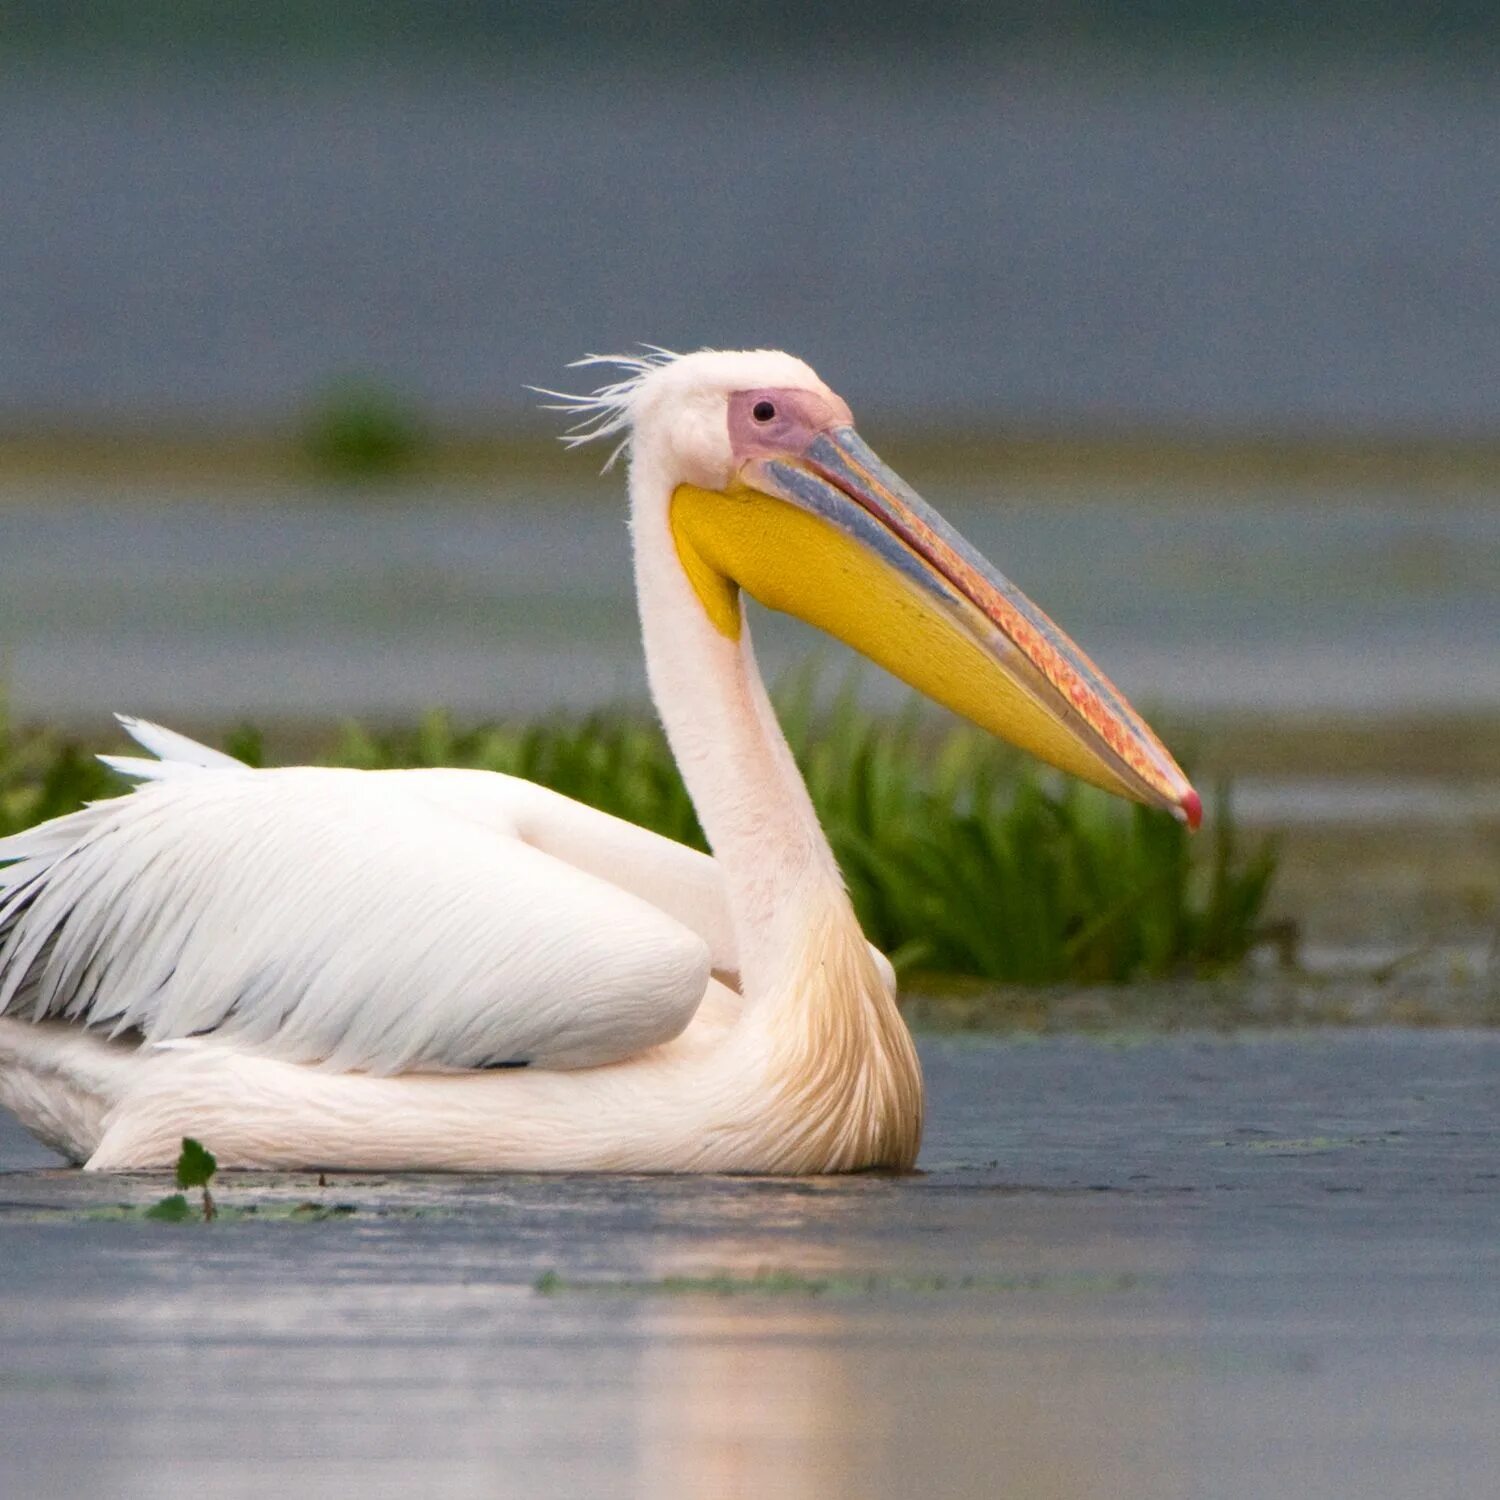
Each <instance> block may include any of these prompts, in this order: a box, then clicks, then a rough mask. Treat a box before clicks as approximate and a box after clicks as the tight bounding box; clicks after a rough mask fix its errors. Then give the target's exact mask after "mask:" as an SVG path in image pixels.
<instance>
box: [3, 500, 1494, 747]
mask: <svg viewBox="0 0 1500 1500" xmlns="http://www.w3.org/2000/svg"><path fill="white" fill-rule="evenodd" d="M914 477H916V478H918V479H920V477H921V476H920V475H918V476H914ZM584 483H585V484H588V483H589V482H588V481H585V482H584ZM617 485H618V480H617V479H610V480H598V481H593V482H592V485H591V487H590V488H587V489H584V488H573V487H570V486H568V485H566V484H542V483H541V482H538V483H537V484H535V485H532V486H531V487H530V488H528V489H527V490H526V491H525V492H514V491H505V490H502V491H501V492H499V493H498V494H495V495H490V494H487V493H477V492H476V493H456V492H452V491H433V492H419V493H411V494H405V495H403V497H402V498H403V501H404V503H403V504H402V505H401V506H400V507H399V508H397V507H383V506H379V505H365V506H357V505H349V504H338V503H333V502H331V501H329V500H328V498H327V497H326V496H324V497H319V496H318V495H316V494H310V495H287V494H285V493H276V494H266V495H264V496H255V495H254V494H253V493H251V494H250V495H248V496H247V497H245V498H244V499H243V501H242V503H238V504H234V505H226V504H222V503H218V502H217V501H216V499H215V497H210V496H204V497H202V503H198V502H195V501H194V500H193V499H192V498H191V497H183V498H179V499H177V500H175V501H173V502H172V503H170V504H161V503H158V502H154V501H153V500H152V499H151V498H150V496H149V495H148V494H142V493H139V492H131V491H129V490H121V491H119V492H117V493H112V492H94V493H92V494H90V495H89V496H88V497H87V498H89V499H90V500H91V501H92V502H93V503H92V504H90V505H87V506H78V505H73V504H67V503H62V502H64V501H69V500H73V499H76V498H79V497H78V496H76V495H74V494H72V493H67V494H63V493H39V492H36V491H31V492H26V493H17V494H14V495H13V496H12V497H9V498H7V499H6V501H5V503H4V504H3V505H0V653H3V654H4V659H5V661H6V663H7V665H6V673H7V675H8V678H9V682H10V689H11V697H12V701H13V703H14V704H15V705H16V707H17V708H18V710H19V711H20V712H21V713H22V714H24V715H28V716H30V715H35V716H41V717H46V718H52V719H67V720H72V721H76V722H86V723H87V724H89V725H90V726H93V727H96V728H97V727H100V726H102V725H103V724H104V722H105V719H106V717H107V715H108V714H109V713H110V712H111V711H113V710H116V709H119V710H126V711H129V712H133V713H142V714H147V715H156V716H158V717H162V718H165V719H168V720H179V721H189V722H200V721H203V720H223V719H232V718H238V717H240V716H249V717H252V718H262V719H268V718H284V717H288V716H291V717H296V716H309V715H311V716H317V717H320V718H326V717H329V716H336V715H344V714H359V715H374V716H409V715H412V714H414V713H417V712H419V711H421V710H423V709H425V708H429V707H433V706H441V707H447V708H451V709H453V710H455V711H456V712H458V713H460V714H465V715H476V716H479V715H482V716H490V717H493V716H496V715H507V714H509V715H527V714H532V713H535V712H538V711H542V710H546V709H549V708H554V707H569V708H584V707H594V706H598V705H599V704H601V703H604V702H609V701H615V700H627V701H638V700H640V699H641V698H642V697H643V695H644V690H645V689H644V673H643V669H642V666H641V661H640V650H639V638H638V634H637V632H636V629H635V624H634V605H633V601H632V597H631V587H632V585H631V580H630V570H629V556H628V542H627V538H626V534H625V528H624V524H623V510H624V508H623V501H622V500H619V499H616V498H614V496H613V494H612V493H611V492H612V489H613V488H614V487H615V486H617ZM984 495H985V491H984V489H983V488H982V486H980V485H979V484H977V483H967V484H964V483H958V484H944V485H941V486H936V487H933V488H932V495H931V497H932V498H933V499H934V500H936V501H938V502H939V503H940V504H941V506H942V508H943V509H944V511H945V512H946V513H947V514H949V515H950V517H951V518H952V519H953V520H954V521H955V522H956V524H958V525H959V526H960V527H961V528H963V529H964V530H965V531H966V532H967V533H968V534H969V536H970V537H971V538H972V540H973V541H974V542H975V543H976V545H978V546H979V547H980V548H981V550H983V551H984V552H986V553H987V554H988V555H989V556H990V557H992V558H993V559H994V560H995V561H996V563H997V564H998V565H999V566H1000V567H1002V568H1003V569H1004V570H1005V571H1006V572H1007V573H1009V575H1010V576H1011V577H1012V578H1014V579H1015V580H1016V581H1017V582H1018V583H1020V584H1021V585H1022V587H1023V588H1025V589H1026V591H1027V592H1028V593H1029V594H1031V596H1032V597H1033V598H1035V599H1036V600H1037V601H1038V602H1039V603H1041V604H1042V605H1043V606H1044V607H1045V608H1047V609H1048V610H1049V611H1050V612H1052V613H1053V614H1054V615H1055V617H1056V618H1057V619H1058V621H1059V622H1060V623H1061V624H1062V625H1063V626H1064V628H1065V629H1067V630H1068V631H1069V632H1070V633H1072V634H1073V635H1074V636H1076V637H1077V639H1078V640H1079V641H1080V642H1081V643H1082V644H1083V645H1084V647H1085V649H1086V650H1088V651H1089V652H1090V653H1091V654H1092V655H1093V656H1094V657H1095V658H1096V659H1097V660H1098V661H1100V662H1101V663H1102V664H1103V666H1104V667H1105V669H1106V670H1107V671H1108V672H1110V673H1111V675H1112V676H1114V677H1115V679H1116V680H1117V681H1118V682H1119V683H1120V685H1121V686H1122V687H1123V688H1124V689H1125V690H1126V691H1127V692H1128V693H1129V694H1130V696H1131V697H1132V698H1133V699H1134V700H1135V701H1136V702H1137V703H1140V704H1142V705H1148V706H1153V707H1160V706H1163V705H1165V706H1167V707H1169V708H1172V709H1183V710H1188V711H1197V710H1215V709H1225V708H1247V707H1248V708H1254V709H1262V708H1264V709H1268V710H1277V711H1294V712H1295V711H1304V710H1329V711H1340V710H1344V711H1354V712H1371V711H1373V712H1377V713H1383V712H1386V711H1393V710H1401V709H1444V708H1462V709H1485V708H1495V707H1497V706H1500V652H1497V651H1496V649H1495V645H1496V616H1495V607H1494V602H1495V600H1496V598H1500V508H1497V507H1496V506H1495V505H1494V504H1493V503H1492V502H1491V500H1490V498H1489V497H1480V498H1476V499H1474V500H1472V501H1458V500H1453V501H1439V500H1435V499H1429V500H1426V501H1424V502H1423V503H1422V504H1421V505H1420V506H1416V505H1413V504H1412V503H1411V502H1410V501H1408V500H1406V499H1404V498H1403V497H1400V496H1385V495H1379V494H1367V495H1363V496H1355V497H1346V498H1345V499H1344V501H1343V502H1342V503H1341V504H1339V505H1337V506H1334V505H1329V504H1327V503H1325V502H1324V501H1323V500H1322V499H1321V497H1317V496H1305V495H1299V494H1295V493H1278V494H1274V495H1267V496H1263V497H1256V498H1252V499H1245V498H1242V497H1235V498H1234V499H1230V500H1218V501H1215V500H1212V499H1204V500H1198V499H1196V498H1192V497H1183V496H1176V495H1162V496H1158V497H1155V498H1154V499H1153V498H1152V497H1151V496H1146V497H1140V496H1133V497H1128V498H1121V497H1119V496H1111V495H1098V494H1090V495H1075V496H1073V497H1071V498H1070V499H1066V500H1063V499H1059V497H1057V496H1055V495H1043V494H1033V495H1027V494H1020V495H1014V494H1012V495H1006V496H1004V497H1002V498H1001V499H999V500H998V501H993V500H991V502H990V503H987V502H986V500H985V499H984V498H981V497H983V496H984ZM755 629H756V632H757V640H758V642H759V643H760V644H761V645H762V647H763V653H762V654H763V658H764V661H765V664H766V666H767V668H768V670H769V671H771V672H772V673H774V672H776V671H778V670H781V669H783V668H785V667H786V666H787V665H789V664H790V663H792V662H794V661H796V660H798V659H800V658H801V657H802V656H804V655H805V654H806V653H807V652H808V651H809V650H810V649H813V648H814V646H815V643H817V642H821V638H815V637H814V636H813V635H812V634H811V633H810V632H809V631H807V630H805V629H804V628H803V627H801V626H800V625H798V624H795V623H793V622H790V621H787V620H785V619H783V618H780V617H773V616H765V615H762V616H761V617H760V618H757V620H756V624H755ZM818 649H823V648H822V647H821V646H819V647H818ZM825 654H826V655H827V657H828V659H829V661H830V664H831V665H832V667H833V670H834V672H835V674H836V673H837V672H838V671H839V670H841V669H842V668H841V666H840V664H841V663H843V662H845V661H846V660H847V659H848V657H847V655H846V654H845V653H842V652H841V651H840V650H839V649H838V648H836V647H834V646H832V645H831V644H830V645H828V646H827V647H826V652H825ZM873 676H874V674H873V669H872V680H873ZM888 696H894V695H893V693H892V694H888Z"/></svg>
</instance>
